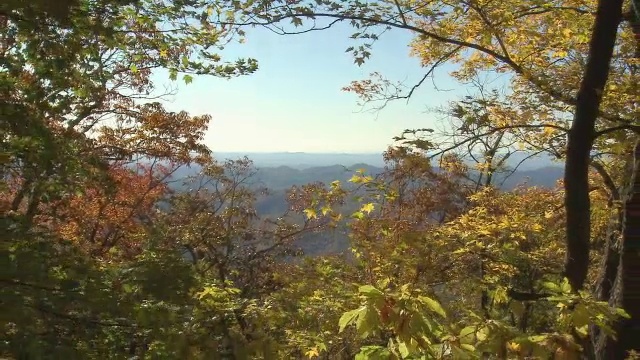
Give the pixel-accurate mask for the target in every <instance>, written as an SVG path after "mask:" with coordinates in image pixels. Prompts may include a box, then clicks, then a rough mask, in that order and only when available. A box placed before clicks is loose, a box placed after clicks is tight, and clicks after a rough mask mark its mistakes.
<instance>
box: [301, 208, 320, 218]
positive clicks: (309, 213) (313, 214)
mask: <svg viewBox="0 0 640 360" xmlns="http://www.w3.org/2000/svg"><path fill="white" fill-rule="evenodd" d="M304 214H305V215H307V218H309V219H314V218H316V217H317V214H316V211H315V210H314V209H304Z"/></svg>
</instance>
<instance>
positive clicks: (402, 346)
mask: <svg viewBox="0 0 640 360" xmlns="http://www.w3.org/2000/svg"><path fill="white" fill-rule="evenodd" d="M398 351H399V352H400V356H402V358H403V359H405V358H407V357H409V348H408V347H407V344H406V343H405V342H404V341H400V342H398Z"/></svg>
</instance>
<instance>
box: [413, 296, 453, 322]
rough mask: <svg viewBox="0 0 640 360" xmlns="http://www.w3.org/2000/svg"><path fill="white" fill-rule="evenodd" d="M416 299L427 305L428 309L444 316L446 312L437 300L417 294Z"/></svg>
mask: <svg viewBox="0 0 640 360" xmlns="http://www.w3.org/2000/svg"><path fill="white" fill-rule="evenodd" d="M418 299H419V300H420V301H421V302H422V303H423V304H425V305H427V307H428V308H429V309H431V310H432V311H433V312H435V313H436V314H438V315H440V316H442V317H446V316H447V313H446V312H445V311H444V309H443V308H442V305H440V303H439V302H437V301H436V300H433V299H432V298H430V297H428V296H419V297H418Z"/></svg>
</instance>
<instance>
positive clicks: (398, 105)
mask: <svg viewBox="0 0 640 360" xmlns="http://www.w3.org/2000/svg"><path fill="white" fill-rule="evenodd" d="M351 33H352V29H351V28H350V27H349V26H347V25H346V24H345V25H344V26H341V27H338V28H335V29H331V30H328V31H319V32H313V33H307V34H303V35H296V36H279V35H276V34H273V33H272V32H270V31H268V30H266V29H262V28H256V29H251V30H250V31H249V32H248V34H247V35H248V36H247V41H246V42H245V43H244V44H241V45H233V46H230V47H228V48H226V49H225V50H223V52H222V53H221V54H222V55H223V57H225V58H228V59H233V58H234V57H238V56H241V57H245V56H250V57H254V58H256V59H258V61H259V64H260V69H259V70H258V72H257V73H255V74H253V75H249V76H246V77H241V78H235V79H231V80H223V79H218V78H213V77H204V76H201V77H196V78H195V79H194V82H193V83H192V84H190V85H188V86H186V85H184V84H183V83H181V84H179V85H178V92H177V94H176V95H175V96H173V97H172V98H170V102H169V103H167V104H166V106H167V107H168V108H169V109H171V110H186V111H188V112H190V113H192V114H193V115H200V114H210V115H211V116H212V117H213V120H212V122H211V125H210V128H209V131H208V132H207V135H206V139H205V142H206V144H207V145H208V146H209V147H210V148H211V149H212V150H213V151H239V152H278V151H292V152H293V151H302V152H323V153H327V152H329V153H331V152H349V153H366V152H378V153H379V152H382V151H384V150H385V149H386V147H387V146H388V145H389V144H391V143H392V139H391V138H392V137H393V136H396V135H398V134H399V133H400V132H402V130H404V129H406V128H421V127H432V126H434V118H435V116H434V115H433V114H429V113H426V112H425V110H426V107H427V106H437V105H439V104H444V103H445V102H446V101H447V100H452V99H454V98H455V97H456V95H460V94H466V90H465V89H463V88H461V87H460V85H458V84H456V83H455V82H453V81H452V80H451V79H449V77H448V75H447V73H446V71H445V70H444V69H442V70H440V71H439V72H438V73H436V84H437V86H438V88H440V89H453V90H451V91H437V90H436V89H434V86H433V84H432V82H431V81H426V82H425V83H424V85H423V87H422V88H421V89H420V90H419V91H417V92H416V93H415V96H414V97H413V98H412V100H411V101H410V102H409V103H408V104H407V102H406V101H404V100H400V101H396V102H394V103H392V104H391V105H389V106H388V107H387V108H385V109H384V110H382V111H381V112H379V113H372V112H361V108H360V106H358V104H357V103H358V99H357V97H356V96H355V95H354V94H350V93H346V92H344V91H341V88H342V87H343V86H346V85H348V84H349V82H350V81H352V80H358V79H364V78H367V77H368V74H370V73H371V72H374V71H378V72H380V73H382V74H383V75H385V76H387V77H389V78H391V79H394V80H407V82H408V83H409V84H413V83H415V82H417V81H418V80H419V79H420V78H421V77H422V74H423V72H424V71H425V69H423V68H421V66H420V63H419V60H418V59H416V58H412V57H410V56H409V47H408V44H409V41H410V40H411V34H410V33H406V32H402V31H399V30H398V31H395V30H394V31H391V32H388V33H386V34H384V36H383V37H382V38H381V40H380V41H379V42H378V43H377V44H376V45H374V49H373V51H372V57H371V59H370V60H369V61H368V62H367V63H365V65H363V66H361V67H358V66H357V65H355V64H354V63H353V58H352V56H351V54H349V53H345V49H346V48H347V47H348V46H350V45H352V42H351V39H349V35H350V34H351Z"/></svg>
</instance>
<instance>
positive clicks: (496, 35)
mask: <svg viewBox="0 0 640 360" xmlns="http://www.w3.org/2000/svg"><path fill="white" fill-rule="evenodd" d="M338 23H346V24H350V25H351V26H352V27H353V28H354V32H353V34H352V35H351V39H352V41H353V45H352V46H350V47H349V48H348V49H346V51H347V52H348V53H350V54H352V55H353V57H354V63H355V65H361V64H363V63H364V62H365V61H367V59H369V58H370V57H372V56H375V47H374V45H375V43H376V41H377V40H378V39H379V38H380V36H386V35H387V34H386V33H387V32H388V30H394V29H395V30H402V31H408V32H410V33H411V34H413V35H414V38H413V41H412V42H411V44H410V49H411V54H412V56H415V57H417V58H419V59H420V60H421V65H422V67H423V70H424V74H425V75H424V78H423V79H422V80H421V81H419V83H416V84H398V83H395V82H393V81H391V80H388V79H387V78H385V77H384V74H380V73H374V74H371V76H370V77H369V78H367V79H363V80H355V79H345V81H346V82H349V81H352V82H351V83H350V85H349V86H347V87H345V88H344V90H345V91H346V92H351V93H354V94H356V95H357V96H358V97H359V98H360V101H361V104H362V105H363V106H365V107H369V108H373V109H381V108H383V107H385V106H386V105H387V104H388V103H389V102H391V101H396V100H402V99H408V98H412V99H413V98H415V96H416V95H415V91H414V90H415V89H417V88H418V87H419V86H422V84H423V82H424V81H426V80H428V79H429V78H430V77H432V76H435V75H434V74H435V73H434V70H435V69H440V68H442V67H443V66H445V65H453V66H451V67H446V68H445V69H447V70H451V73H450V75H451V76H452V77H453V78H454V79H456V80H457V81H458V82H459V83H460V85H461V86H467V87H469V88H470V89H472V91H471V95H468V96H465V97H462V98H460V99H457V100H455V101H452V102H449V103H446V104H441V105H442V106H441V108H439V109H438V110H437V114H438V116H439V119H440V125H442V126H439V128H438V129H430V128H423V129H407V130H405V131H404V132H403V133H401V134H389V137H390V138H392V137H393V140H394V141H395V143H394V145H393V146H391V147H389V148H388V149H387V151H385V152H384V154H383V156H384V163H385V165H384V167H383V168H379V167H367V166H364V165H363V166H355V167H353V168H350V169H345V172H342V173H339V172H337V170H338V168H339V167H326V168H315V169H313V170H309V169H307V170H305V171H308V173H313V175H310V176H309V177H308V178H307V177H305V176H303V174H304V172H305V171H301V170H295V169H292V168H276V169H271V171H272V172H271V173H270V172H269V171H270V169H262V170H261V169H257V168H256V166H255V165H254V164H253V163H252V161H251V160H250V159H248V158H238V159H219V158H216V157H215V156H213V155H212V153H211V151H210V149H209V148H208V147H207V146H206V145H205V144H204V134H205V131H206V130H207V129H208V126H209V122H210V120H211V117H210V115H207V114H200V115H193V114H189V113H187V112H185V111H181V112H174V111H169V110H167V109H166V108H165V107H164V105H163V103H162V102H160V101H158V95H157V91H159V84H158V83H156V82H154V79H157V75H158V74H165V73H166V74H167V76H168V77H169V79H168V80H171V81H180V82H183V83H184V84H186V85H189V84H190V83H191V82H193V80H194V79H195V78H196V77H206V76H213V77H220V78H225V79H229V81H233V78H236V77H241V76H247V77H251V75H252V74H253V73H255V72H256V71H260V70H259V66H258V65H259V61H260V59H251V58H242V59H235V58H228V57H227V55H226V54H225V47H226V46H227V45H228V44H230V43H231V42H234V41H242V40H243V39H244V38H245V37H246V36H247V34H246V33H245V31H246V29H248V28H251V27H261V28H268V29H269V30H271V31H273V32H276V33H279V34H281V35H282V36H292V35H294V34H302V33H306V32H311V31H326V30H328V29H330V28H331V27H332V26H334V25H335V24H338ZM639 24H640V4H638V3H637V1H635V0H630V1H623V0H526V1H525V0H504V1H495V0H452V1H440V0H424V1H415V0H393V1H371V2H363V1H343V0H315V1H306V0H276V1H260V0H253V1H236V0H233V1H215V0H60V1H47V0H34V1H28V2H27V1H22V0H5V1H4V2H2V3H1V4H0V29H1V32H0V53H1V54H2V56H1V57H0V90H1V92H0V94H1V100H2V101H1V102H0V175H1V179H0V191H1V192H0V327H1V328H2V331H1V335H0V357H1V358H8V359H353V358H355V359H361V360H364V359H583V358H584V359H634V358H638V357H640V355H639V354H638V353H637V352H638V351H640V341H638V339H640V322H639V321H638V317H640V313H639V311H640V298H639V294H640V292H639V291H640V290H639V289H640V287H639V284H640V282H639V278H640V275H639V274H640V268H639V266H640V260H639V259H638V256H639V254H638V251H637V249H638V246H639V245H638V241H639V238H638V236H637V235H638V234H639V233H640V232H639V231H638V230H639V228H638V221H637V218H638V213H637V204H638V199H639V198H638V197H639V196H640V195H639V194H638V193H637V192H638V190H639V189H640V187H639V186H638V184H639V181H640V174H639V172H640V165H639V164H638V161H640V159H639V158H638V154H640V145H637V144H640V143H638V133H639V130H640V123H638V120H637V119H638V115H639V111H638V110H639V107H638V99H639V96H638V95H639V94H640V92H639V91H638V90H639V89H638V87H639V86H640V81H638V80H639V78H638V65H639V61H640V32H639V30H638V29H639ZM355 65H354V66H355ZM486 74H507V75H508V76H509V81H508V82H507V83H505V84H504V85H503V87H500V88H496V87H495V86H493V85H491V84H487V83H483V82H482V81H481V80H480V79H481V78H482V76H483V75H486ZM501 86H502V85H501ZM160 91H161V90H160ZM300 96H304V94H300ZM414 101H416V100H415V99H414ZM394 136H395V137H394ZM238 141H242V138H239V140H238ZM523 154H524V155H523ZM539 154H543V155H544V156H547V157H551V158H553V159H555V161H557V162H558V163H559V164H561V165H562V166H564V171H563V172H559V173H555V174H556V176H564V177H563V178H562V179H558V181H555V179H554V181H552V182H551V183H547V182H545V183H544V184H536V183H535V182H533V183H529V184H523V185H521V186H515V185H516V184H517V183H519V182H520V181H519V180H518V181H517V182H516V183H513V182H512V183H510V185H505V184H506V183H505V182H504V180H505V179H510V178H511V179H518V177H517V176H516V175H517V174H518V172H517V171H516V170H517V169H515V167H514V166H512V165H510V164H512V163H511V160H510V159H513V158H515V157H519V158H526V157H528V156H535V155H539ZM185 169H191V170H189V171H185ZM261 171H262V173H261ZM314 171H315V172H314ZM514 171H515V173H514ZM269 174H271V175H269ZM275 175H278V176H280V177H276V176H275ZM269 176H271V178H270V179H271V180H269V181H265V179H269ZM294 177H297V180H294V179H293V178H294ZM307 180H308V181H307ZM291 181H293V183H291ZM297 181H299V183H296V182H297ZM269 182H271V185H272V186H271V188H272V189H269V186H268V185H269V184H267V183H269ZM533 185H545V186H533ZM274 194H275V195H277V198H278V199H284V200H278V201H279V202H278V203H277V204H276V205H273V204H269V203H268V202H267V203H265V199H269V196H272V198H271V199H274V198H273V196H274ZM337 236H340V237H341V238H340V239H348V241H347V242H340V244H338V245H336V244H335V242H334V243H332V242H331V240H330V239H332V238H333V239H336V237H337ZM309 244H313V245H312V248H316V247H319V248H320V249H322V250H327V251H317V252H315V251H309ZM305 246H306V248H305ZM325 246H326V247H325ZM305 252H306V254H305ZM309 255H313V256H309Z"/></svg>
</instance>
